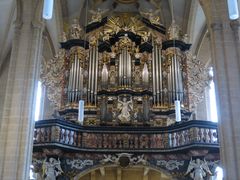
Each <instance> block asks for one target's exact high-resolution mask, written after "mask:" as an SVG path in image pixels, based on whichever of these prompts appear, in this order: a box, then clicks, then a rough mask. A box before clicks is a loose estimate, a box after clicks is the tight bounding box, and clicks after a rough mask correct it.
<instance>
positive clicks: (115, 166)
mask: <svg viewBox="0 0 240 180" xmlns="http://www.w3.org/2000/svg"><path fill="white" fill-rule="evenodd" d="M101 168H116V169H117V168H121V167H120V166H118V165H116V164H110V165H96V166H92V167H90V168H87V169H85V170H84V171H82V172H81V173H79V174H77V175H76V176H75V177H74V178H73V180H79V179H80V178H82V177H84V176H86V175H87V174H89V173H91V172H93V171H96V170H100V169H101ZM131 168H139V169H140V168H142V169H144V168H146V169H149V171H150V170H152V171H155V172H157V173H160V174H163V175H164V176H166V177H168V178H169V180H170V179H171V180H174V179H175V178H173V177H172V175H171V174H170V173H169V172H167V171H166V170H164V169H162V168H158V167H154V166H151V165H148V166H147V165H146V166H144V165H136V166H130V167H127V169H131ZM123 170H124V168H123Z"/></svg>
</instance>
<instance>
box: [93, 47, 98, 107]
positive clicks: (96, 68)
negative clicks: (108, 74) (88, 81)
mask: <svg viewBox="0 0 240 180" xmlns="http://www.w3.org/2000/svg"><path fill="white" fill-rule="evenodd" d="M95 52H96V67H95V72H96V75H95V92H94V97H95V98H94V99H95V105H97V79H98V47H96V49H95Z"/></svg>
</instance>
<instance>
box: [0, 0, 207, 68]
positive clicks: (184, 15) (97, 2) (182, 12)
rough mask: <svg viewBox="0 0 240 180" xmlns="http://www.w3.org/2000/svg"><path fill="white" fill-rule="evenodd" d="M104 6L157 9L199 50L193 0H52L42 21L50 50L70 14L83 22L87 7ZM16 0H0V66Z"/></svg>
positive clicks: (200, 28)
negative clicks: (51, 9)
mask: <svg viewBox="0 0 240 180" xmlns="http://www.w3.org/2000/svg"><path fill="white" fill-rule="evenodd" d="M98 8H100V9H103V10H108V12H107V15H111V14H112V13H114V12H123V11H125V12H126V11H127V12H133V13H139V12H140V11H143V12H147V11H149V10H150V9H151V10H153V11H154V10H157V9H159V11H158V12H159V16H160V18H161V23H162V24H163V25H164V26H165V27H166V28H168V27H169V26H170V24H171V22H172V19H173V17H174V19H175V21H176V23H177V24H178V25H179V26H180V27H181V29H182V31H183V33H187V34H188V35H189V42H190V43H192V44H193V47H192V52H193V53H194V54H197V53H198V52H200V48H201V47H202V42H203V39H204V37H205V34H206V32H207V26H206V19H205V15H204V13H203V10H202V8H201V6H200V4H199V2H198V1H197V0H59V1H55V7H54V15H53V18H52V19H51V20H49V21H46V28H45V35H47V36H48V37H49V38H50V41H51V42H50V44H51V45H52V49H54V53H55V52H56V51H57V49H58V47H59V46H58V41H59V38H60V35H61V32H62V31H63V30H64V28H66V26H67V25H68V24H70V23H71V22H72V20H73V19H74V18H78V19H79V20H80V24H82V25H85V24H86V22H85V20H86V19H87V18H86V17H88V19H90V13H89V12H88V10H90V9H95V10H96V9H98ZM15 12H16V2H15V1H14V0H1V1H0V17H1V18H0V27H1V28H0V42H1V43H0V66H1V64H2V62H3V59H4V58H5V57H6V56H7V54H8V52H9V51H10V49H11V42H12V37H13V22H14V19H15V16H14V15H15V14H16V13H15Z"/></svg>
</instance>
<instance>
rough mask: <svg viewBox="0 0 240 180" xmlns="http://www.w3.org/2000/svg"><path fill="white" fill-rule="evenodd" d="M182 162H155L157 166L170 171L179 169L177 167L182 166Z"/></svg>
mask: <svg viewBox="0 0 240 180" xmlns="http://www.w3.org/2000/svg"><path fill="white" fill-rule="evenodd" d="M183 165H184V161H178V160H169V161H166V160H158V161H157V166H163V167H165V168H166V169H167V170H169V171H172V170H174V169H179V166H183Z"/></svg>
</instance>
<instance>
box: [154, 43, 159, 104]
mask: <svg viewBox="0 0 240 180" xmlns="http://www.w3.org/2000/svg"><path fill="white" fill-rule="evenodd" d="M155 53H156V76H157V104H159V56H158V55H159V54H158V47H157V46H156V52H155Z"/></svg>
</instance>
